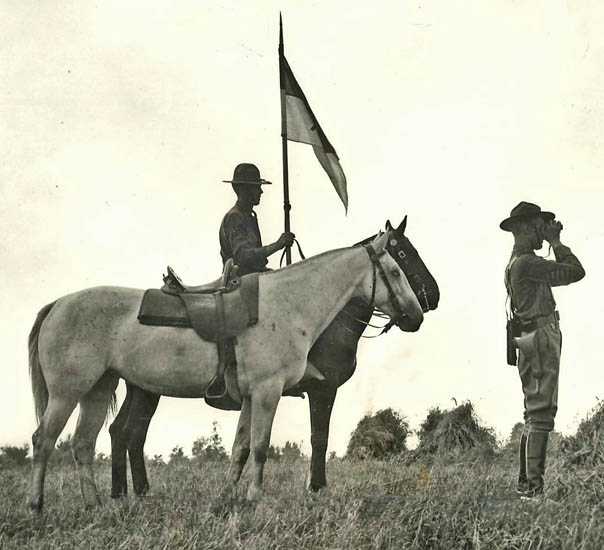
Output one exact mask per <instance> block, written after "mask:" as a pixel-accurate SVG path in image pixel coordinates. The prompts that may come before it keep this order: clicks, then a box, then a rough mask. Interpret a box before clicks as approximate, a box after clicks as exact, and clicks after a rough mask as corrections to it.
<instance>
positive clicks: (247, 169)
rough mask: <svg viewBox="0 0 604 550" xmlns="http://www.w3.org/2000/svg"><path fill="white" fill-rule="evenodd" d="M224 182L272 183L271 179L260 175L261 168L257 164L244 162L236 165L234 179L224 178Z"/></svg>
mask: <svg viewBox="0 0 604 550" xmlns="http://www.w3.org/2000/svg"><path fill="white" fill-rule="evenodd" d="M222 181H223V182H224V183H245V184H248V185H271V182H270V181H267V180H264V179H262V178H261V177H260V170H258V167H257V166H256V165H255V164H251V163H249V162H242V163H241V164H238V165H237V166H235V171H234V172H233V179H232V180H222Z"/></svg>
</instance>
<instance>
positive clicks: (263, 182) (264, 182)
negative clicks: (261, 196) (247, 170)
mask: <svg viewBox="0 0 604 550" xmlns="http://www.w3.org/2000/svg"><path fill="white" fill-rule="evenodd" d="M222 181H223V182H224V183H242V184H244V185H272V183H271V182H270V181H268V180H263V179H262V178H260V179H259V180H222Z"/></svg>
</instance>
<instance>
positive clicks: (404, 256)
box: [389, 238, 430, 313]
mask: <svg viewBox="0 0 604 550" xmlns="http://www.w3.org/2000/svg"><path fill="white" fill-rule="evenodd" d="M389 244H390V246H391V247H392V248H393V249H394V250H392V251H391V253H392V254H393V255H396V256H398V258H399V259H400V262H399V261H397V263H398V264H399V266H400V268H401V269H402V270H403V272H404V273H405V276H406V277H407V279H408V280H409V284H410V285H411V288H412V289H413V292H414V293H415V295H416V296H417V301H418V302H419V305H420V306H421V308H422V310H423V311H424V313H425V312H426V311H430V302H429V300H428V292H427V290H426V284H425V283H424V282H423V281H422V283H421V286H420V287H419V289H417V290H416V289H415V288H413V282H412V281H411V279H410V277H411V276H412V275H413V273H410V272H412V271H413V270H412V269H411V267H410V262H409V256H410V253H409V252H405V250H404V249H403V248H402V247H401V246H399V241H398V240H397V239H396V238H392V239H390V241H389ZM409 244H410V246H411V247H412V252H414V253H415V255H417V251H416V250H415V248H413V245H411V243H409ZM401 263H402V265H401ZM420 280H421V277H420Z"/></svg>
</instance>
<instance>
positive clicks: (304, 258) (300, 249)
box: [279, 239, 306, 267]
mask: <svg viewBox="0 0 604 550" xmlns="http://www.w3.org/2000/svg"><path fill="white" fill-rule="evenodd" d="M294 242H295V243H296V246H297V247H298V254H300V258H301V259H302V260H306V256H305V255H304V252H302V247H301V246H300V243H299V242H298V239H294ZM286 252H287V247H285V248H284V249H283V252H282V253H281V259H280V260H279V267H282V266H283V258H285V253H286Z"/></svg>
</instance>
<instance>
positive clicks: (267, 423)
mask: <svg viewBox="0 0 604 550" xmlns="http://www.w3.org/2000/svg"><path fill="white" fill-rule="evenodd" d="M282 392H283V384H280V383H279V382H277V381H270V382H266V383H264V384H261V385H259V386H258V387H256V388H254V390H253V391H252V392H251V401H252V403H251V405H252V407H251V408H252V411H251V437H250V439H251V450H252V452H253V468H254V475H253V478H252V482H251V484H250V486H249V487H248V491H247V499H248V500H252V501H255V500H258V499H259V498H260V497H261V496H262V479H263V474H264V464H265V462H266V456H267V452H268V446H269V444H270V439H271V430H272V428H273V420H274V418H275V412H276V411H277V405H278V404H279V399H280V398H281V393H282Z"/></svg>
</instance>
